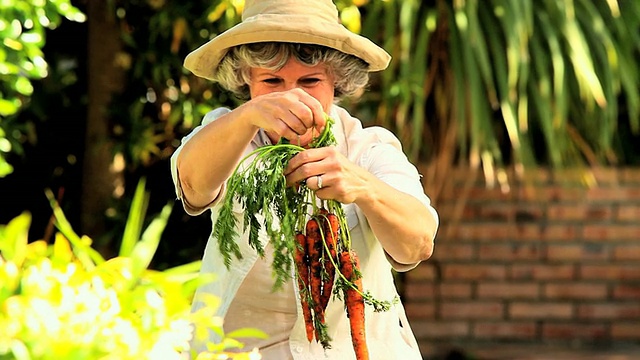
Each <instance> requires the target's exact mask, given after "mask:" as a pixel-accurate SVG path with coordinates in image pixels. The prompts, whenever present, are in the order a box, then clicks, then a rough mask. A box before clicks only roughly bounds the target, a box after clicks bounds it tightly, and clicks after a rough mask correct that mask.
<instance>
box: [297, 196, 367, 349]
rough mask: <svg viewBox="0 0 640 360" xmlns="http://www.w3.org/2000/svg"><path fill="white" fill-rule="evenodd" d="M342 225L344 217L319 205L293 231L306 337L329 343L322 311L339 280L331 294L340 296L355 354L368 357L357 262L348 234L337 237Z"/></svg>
mask: <svg viewBox="0 0 640 360" xmlns="http://www.w3.org/2000/svg"><path fill="white" fill-rule="evenodd" d="M337 213H340V212H337ZM343 228H345V227H344V218H342V219H341V218H340V217H339V216H338V214H336V213H335V212H330V211H329V210H327V209H326V208H324V207H323V208H320V209H319V210H318V211H316V212H314V215H312V216H311V217H310V218H309V220H308V221H307V222H306V225H305V229H304V230H305V232H304V233H302V232H301V231H299V232H298V233H297V234H296V241H297V249H296V252H295V263H296V270H297V281H298V289H299V293H300V302H301V305H302V312H303V316H304V321H305V329H306V333H307V340H308V341H309V342H311V341H313V339H314V337H315V339H316V340H317V341H319V342H320V343H321V344H322V346H323V347H325V348H328V347H330V341H331V339H330V338H329V336H328V334H327V326H326V323H325V318H324V312H325V310H326V308H327V305H328V303H329V300H330V298H331V297H332V295H333V294H334V290H333V288H334V284H339V286H337V287H336V291H335V294H336V295H337V296H338V297H342V298H343V299H344V304H345V309H346V311H347V316H348V317H349V324H350V329H351V339H352V343H353V348H354V350H355V352H356V358H357V359H368V358H369V351H368V348H367V342H366V335H365V316H364V304H365V300H364V294H363V290H362V275H361V273H360V264H359V260H358V256H357V254H356V252H355V251H353V250H352V249H350V248H349V246H348V243H345V242H344V241H343V240H344V239H346V240H347V241H348V237H346V236H345V237H344V239H343V238H342V237H341V235H344V234H345V233H344V232H343V231H341V229H343ZM345 229H346V228H345ZM336 269H338V271H337V272H336ZM336 277H337V279H336Z"/></svg>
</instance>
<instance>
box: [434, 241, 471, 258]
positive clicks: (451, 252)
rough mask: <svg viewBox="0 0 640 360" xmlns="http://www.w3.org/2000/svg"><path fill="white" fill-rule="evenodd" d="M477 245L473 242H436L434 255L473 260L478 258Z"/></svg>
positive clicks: (436, 256)
mask: <svg viewBox="0 0 640 360" xmlns="http://www.w3.org/2000/svg"><path fill="white" fill-rule="evenodd" d="M475 248H476V246H475V245H473V244H450V243H444V244H436V246H435V248H434V252H433V256H434V257H435V258H436V259H440V258H442V259H446V260H447V261H450V260H473V259H475V258H476V249H475Z"/></svg>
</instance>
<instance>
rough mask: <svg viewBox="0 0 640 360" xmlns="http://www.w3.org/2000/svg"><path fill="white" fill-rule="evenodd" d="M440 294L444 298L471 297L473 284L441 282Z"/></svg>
mask: <svg viewBox="0 0 640 360" xmlns="http://www.w3.org/2000/svg"><path fill="white" fill-rule="evenodd" d="M438 288H439V294H438V295H439V296H440V297H441V298H443V299H469V298H471V295H472V288H471V284H451V283H445V284H440V286H439V287H438Z"/></svg>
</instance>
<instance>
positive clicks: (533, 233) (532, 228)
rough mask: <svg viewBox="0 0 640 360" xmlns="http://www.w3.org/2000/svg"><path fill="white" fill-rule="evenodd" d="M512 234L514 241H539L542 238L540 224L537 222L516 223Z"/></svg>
mask: <svg viewBox="0 0 640 360" xmlns="http://www.w3.org/2000/svg"><path fill="white" fill-rule="evenodd" d="M513 236H514V238H513V240H514V241H523V242H525V241H532V240H533V241H539V240H540V239H541V238H542V226H540V224H539V223H518V224H516V226H515V229H514V234H513Z"/></svg>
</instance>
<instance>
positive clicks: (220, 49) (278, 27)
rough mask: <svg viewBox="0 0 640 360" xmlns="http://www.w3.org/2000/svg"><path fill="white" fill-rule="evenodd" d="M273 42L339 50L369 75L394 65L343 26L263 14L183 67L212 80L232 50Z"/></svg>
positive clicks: (197, 52) (382, 52)
mask: <svg viewBox="0 0 640 360" xmlns="http://www.w3.org/2000/svg"><path fill="white" fill-rule="evenodd" d="M301 24H303V25H301ZM272 41H273V42H291V43H302V44H315V45H322V46H326V47H329V48H332V49H336V50H339V51H342V52H344V53H346V54H350V55H353V56H356V57H359V58H360V59H362V60H364V61H365V62H366V63H367V64H368V65H369V68H368V70H369V71H380V70H384V69H385V68H386V67H387V66H388V65H389V61H391V56H390V55H389V54H388V53H387V52H386V51H385V50H384V49H382V48H381V47H379V46H378V45H376V44H374V43H373V42H372V41H371V40H369V39H367V38H366V37H363V36H360V35H358V34H355V33H353V32H351V31H349V30H348V29H347V28H345V27H344V26H343V25H341V24H338V23H327V22H318V23H315V24H310V23H309V19H308V18H307V17H301V16H295V15H269V14H264V15H257V16H253V17H251V18H249V19H246V20H245V21H243V22H241V23H239V24H237V25H235V26H234V27H232V28H230V29H229V30H227V31H225V32H223V33H222V34H220V35H218V36H216V37H215V38H213V39H212V40H210V41H208V42H207V43H205V44H204V45H202V46H200V47H199V48H197V49H195V50H194V51H192V52H191V53H189V54H188V55H187V57H186V58H185V60H184V67H185V68H186V69H188V70H189V71H191V72H192V73H193V74H194V75H196V76H199V77H202V78H205V79H209V80H211V79H212V78H213V76H214V74H215V72H216V69H217V67H218V64H219V63H220V60H222V57H224V55H225V54H226V53H227V51H228V50H229V48H231V47H234V46H237V45H242V44H251V43H258V42H272Z"/></svg>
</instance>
